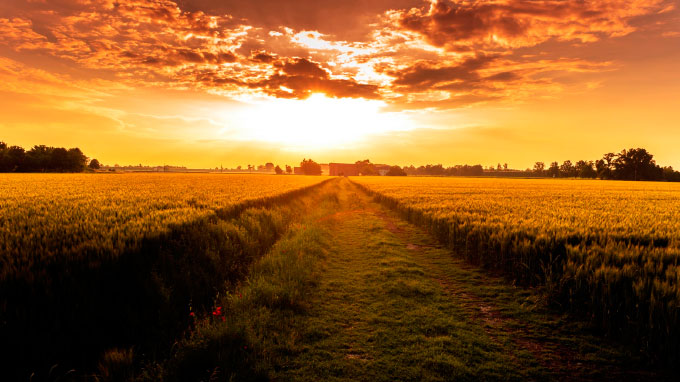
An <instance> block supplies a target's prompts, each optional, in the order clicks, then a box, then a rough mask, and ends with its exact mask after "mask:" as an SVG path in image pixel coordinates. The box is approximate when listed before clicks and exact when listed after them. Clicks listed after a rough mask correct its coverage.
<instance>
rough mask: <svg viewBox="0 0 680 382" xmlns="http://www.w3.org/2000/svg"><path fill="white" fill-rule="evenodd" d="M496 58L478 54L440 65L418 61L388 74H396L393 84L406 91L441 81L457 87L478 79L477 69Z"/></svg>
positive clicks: (428, 87)
mask: <svg viewBox="0 0 680 382" xmlns="http://www.w3.org/2000/svg"><path fill="white" fill-rule="evenodd" d="M497 59H498V56H478V57H474V58H470V59H467V60H465V61H463V62H461V63H460V64H458V65H453V66H440V64H438V63H433V62H419V63H416V64H415V65H413V66H411V67H409V68H407V69H405V70H400V71H398V72H391V73H390V74H391V75H393V76H396V79H395V80H394V82H393V83H394V85H396V86H397V87H399V88H401V89H402V90H406V91H423V90H427V89H431V88H434V87H435V86H437V85H439V84H442V83H450V82H455V86H456V87H457V88H459V89H461V88H463V86H462V84H466V85H467V87H475V86H471V84H476V83H478V82H479V81H480V78H481V76H480V75H479V73H478V71H479V70H480V69H482V68H485V67H488V66H489V65H490V64H491V63H493V62H494V61H495V60H497Z"/></svg>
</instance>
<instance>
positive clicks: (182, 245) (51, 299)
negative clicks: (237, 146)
mask: <svg viewBox="0 0 680 382" xmlns="http://www.w3.org/2000/svg"><path fill="white" fill-rule="evenodd" d="M320 182H321V179H320V178H311V177H292V176H291V177H276V176H249V175H243V176H240V175H237V176H232V175H196V174H186V175H183V174H160V175H154V174H143V175H142V174H139V175H136V174H125V175H33V174H32V175H10V176H9V177H7V178H5V177H3V178H0V189H2V193H0V195H1V196H0V200H1V202H0V207H1V208H0V211H1V213H2V217H1V218H0V219H1V221H2V224H0V227H2V231H1V232H2V235H0V240H2V241H1V242H0V243H1V244H0V248H2V252H1V253H0V255H1V256H0V258H2V274H1V275H2V277H0V317H1V320H0V337H1V338H3V341H2V344H0V352H1V353H2V354H6V356H5V360H6V361H7V364H8V365H12V367H11V368H9V370H6V371H4V372H3V375H4V376H5V377H8V378H9V379H11V380H20V379H27V378H28V376H29V375H31V373H33V372H35V373H36V375H35V377H34V378H33V380H43V379H44V380H50V377H49V376H48V375H47V374H48V371H49V370H50V367H51V366H52V365H56V364H59V365H60V367H67V368H75V369H78V370H79V371H80V372H82V371H83V370H87V369H88V368H91V367H92V366H93V365H94V364H96V362H97V360H98V358H99V357H100V355H101V354H102V352H104V351H106V350H107V349H110V348H117V347H121V348H129V347H131V346H134V347H135V349H137V350H138V351H139V353H140V354H141V353H144V354H146V356H145V357H146V358H147V359H155V358H157V357H163V355H164V354H166V353H167V351H168V349H169V348H170V347H171V346H172V344H173V343H174V341H175V340H177V338H178V336H180V335H181V333H182V332H183V330H185V329H186V327H187V325H188V324H189V322H190V320H189V319H190V317H189V312H190V311H196V312H201V311H203V310H205V309H209V307H210V306H212V303H213V300H214V298H215V296H216V294H217V293H219V292H220V291H224V290H225V289H227V288H229V286H230V285H234V284H235V283H238V282H240V280H242V279H243V277H245V275H246V274H247V272H248V268H249V266H250V264H251V263H252V262H253V261H254V260H255V259H257V258H258V257H259V256H261V255H262V254H263V253H265V252H266V251H267V250H268V248H270V247H271V246H272V245H273V244H274V242H276V240H277V239H278V238H279V237H280V235H281V234H282V233H283V232H285V230H286V229H287V227H288V225H289V224H290V223H291V222H292V221H294V217H295V216H297V214H299V211H300V210H301V209H304V206H301V205H299V203H300V201H299V199H300V198H299V196H301V195H303V194H306V193H307V192H308V191H310V190H312V189H313V188H316V187H317V185H318V184H319V183H320ZM68 370H69V369H66V370H64V371H62V373H65V372H66V371H68Z"/></svg>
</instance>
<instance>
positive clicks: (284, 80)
mask: <svg viewBox="0 0 680 382" xmlns="http://www.w3.org/2000/svg"><path fill="white" fill-rule="evenodd" d="M274 66H275V67H277V68H279V69H280V71H279V72H278V73H276V74H274V75H272V76H270V77H269V78H267V79H266V80H263V81H257V82H252V83H250V84H249V86H250V87H251V88H254V89H258V88H259V89H263V90H264V91H265V92H266V93H268V94H270V95H273V96H276V97H280V98H296V99H305V98H307V97H309V96H311V95H312V94H314V93H324V94H326V95H327V96H329V97H333V98H368V99H376V98H379V95H378V87H377V86H375V85H369V84H361V83H358V82H356V81H355V80H351V79H342V78H341V79H333V78H331V76H330V74H329V73H328V72H327V71H326V70H324V69H323V68H321V66H320V65H319V64H318V63H315V62H311V61H309V60H307V59H304V58H295V59H292V60H290V61H286V62H283V63H276V64H275V65H274Z"/></svg>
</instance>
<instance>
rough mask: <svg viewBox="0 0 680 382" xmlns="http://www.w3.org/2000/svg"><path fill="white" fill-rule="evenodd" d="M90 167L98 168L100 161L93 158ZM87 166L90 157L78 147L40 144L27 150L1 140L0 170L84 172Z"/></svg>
mask: <svg viewBox="0 0 680 382" xmlns="http://www.w3.org/2000/svg"><path fill="white" fill-rule="evenodd" d="M89 167H90V168H92V169H98V168H99V161H97V160H96V159H93V160H92V161H90V162H89ZM87 168H88V158H87V157H86V156H85V154H83V152H82V151H80V149H79V148H77V147H76V148H72V149H66V148H63V147H49V146H45V145H38V146H33V148H32V149H30V150H28V151H26V150H25V149H24V148H23V147H20V146H8V145H7V144H6V143H5V142H0V172H82V171H85V170H86V169H87Z"/></svg>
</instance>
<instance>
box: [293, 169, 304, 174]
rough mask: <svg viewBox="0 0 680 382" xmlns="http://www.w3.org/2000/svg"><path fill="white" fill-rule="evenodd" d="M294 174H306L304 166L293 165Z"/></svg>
mask: <svg viewBox="0 0 680 382" xmlns="http://www.w3.org/2000/svg"><path fill="white" fill-rule="evenodd" d="M293 174H295V175H305V173H304V172H302V167H293Z"/></svg>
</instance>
